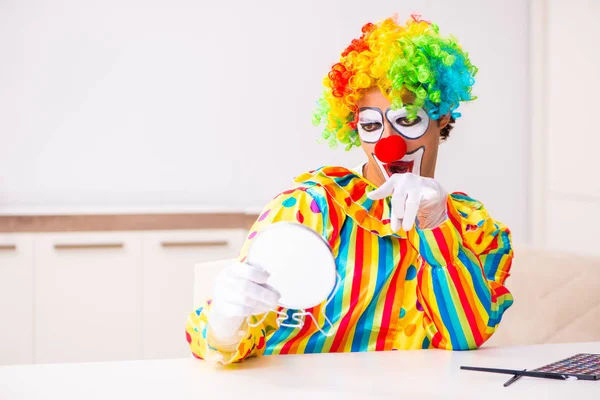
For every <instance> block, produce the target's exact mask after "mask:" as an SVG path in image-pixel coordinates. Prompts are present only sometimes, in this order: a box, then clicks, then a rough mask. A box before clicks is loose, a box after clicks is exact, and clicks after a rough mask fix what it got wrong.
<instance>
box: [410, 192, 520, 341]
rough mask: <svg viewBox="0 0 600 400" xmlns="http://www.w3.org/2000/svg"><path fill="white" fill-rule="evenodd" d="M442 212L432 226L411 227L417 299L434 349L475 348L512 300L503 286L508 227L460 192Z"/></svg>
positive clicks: (509, 249) (508, 250) (506, 270)
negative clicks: (415, 254) (418, 261)
mask: <svg viewBox="0 0 600 400" xmlns="http://www.w3.org/2000/svg"><path fill="white" fill-rule="evenodd" d="M447 216H448V218H447V219H446V220H445V221H444V222H442V223H441V224H440V225H439V226H437V227H434V228H431V229H419V228H417V229H416V230H413V232H415V231H416V235H412V240H411V242H413V244H414V245H415V246H416V247H417V248H418V250H419V253H420V255H421V258H422V260H423V262H422V263H421V267H420V269H419V271H418V275H417V278H418V287H417V298H418V300H419V302H420V303H421V305H422V306H423V309H424V313H425V316H424V319H423V321H424V325H425V326H424V327H425V330H426V332H427V335H428V337H429V339H430V340H431V345H432V346H433V347H436V348H440V349H446V350H469V349H475V348H478V347H479V346H481V345H482V344H483V343H484V342H485V341H486V340H487V339H489V338H490V336H492V334H493V333H494V331H495V330H496V328H497V327H498V325H499V323H500V320H501V318H502V314H503V313H504V311H506V309H507V308H508V307H510V306H511V304H512V303H513V297H512V295H511V294H510V292H509V291H508V290H507V289H506V287H505V286H504V281H505V280H506V278H507V277H508V276H509V271H510V266H511V262H512V258H513V251H512V246H511V237H510V231H509V230H508V228H507V227H506V226H504V225H502V224H501V223H499V222H497V221H495V220H493V219H492V218H491V217H490V216H489V215H488V213H487V211H486V210H485V209H484V208H483V206H482V204H481V203H479V202H477V201H475V200H473V199H471V198H469V197H468V196H466V195H464V194H460V193H455V194H452V195H450V196H448V201H447ZM409 237H410V236H409Z"/></svg>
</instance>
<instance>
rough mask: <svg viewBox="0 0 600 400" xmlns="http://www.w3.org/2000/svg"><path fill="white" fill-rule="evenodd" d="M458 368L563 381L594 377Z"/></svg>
mask: <svg viewBox="0 0 600 400" xmlns="http://www.w3.org/2000/svg"><path fill="white" fill-rule="evenodd" d="M460 369H463V370H466V371H479V372H491V373H496V374H507V375H523V376H530V377H532V378H546V379H560V380H564V381H576V380H579V379H580V378H581V379H585V380H594V379H595V378H594V377H592V376H590V377H588V376H586V375H567V374H561V373H558V372H541V371H539V372H538V371H522V370H518V369H502V368H482V367H466V366H461V367H460Z"/></svg>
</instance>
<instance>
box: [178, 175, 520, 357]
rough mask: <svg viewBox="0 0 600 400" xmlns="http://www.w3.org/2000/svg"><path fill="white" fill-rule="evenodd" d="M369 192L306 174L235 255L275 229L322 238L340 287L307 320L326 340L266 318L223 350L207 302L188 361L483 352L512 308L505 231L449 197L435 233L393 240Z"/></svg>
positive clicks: (476, 206)
mask: <svg viewBox="0 0 600 400" xmlns="http://www.w3.org/2000/svg"><path fill="white" fill-rule="evenodd" d="M374 189H375V187H374V186H373V185H372V184H370V183H369V182H368V181H367V180H365V179H364V178H362V177H361V176H359V175H357V174H356V173H354V172H351V171H350V170H347V169H345V168H341V167H323V168H320V169H318V170H316V171H311V172H309V173H306V174H303V175H301V176H299V177H298V178H296V183H295V186H294V187H293V188H292V189H290V190H287V191H285V192H283V193H281V194H279V195H278V196H277V197H275V198H274V199H273V200H272V201H271V202H270V203H269V204H268V205H267V207H266V208H265V209H264V211H263V212H262V213H261V215H260V217H259V218H258V220H257V221H256V222H255V224H254V226H253V227H252V229H251V232H250V234H249V236H248V239H247V241H246V243H245V244H244V246H243V248H242V250H241V252H240V256H239V260H240V261H244V260H245V255H246V253H247V249H248V245H249V244H250V243H251V241H252V239H253V238H254V236H256V233H257V232H259V231H260V230H261V229H263V228H264V227H266V226H268V225H269V224H272V223H276V222H280V221H291V222H296V223H300V224H303V225H305V226H307V227H310V228H311V229H313V230H315V231H316V232H318V233H319V234H321V236H322V237H323V238H324V239H325V240H326V241H327V242H328V243H329V246H330V247H331V250H332V252H333V254H334V256H335V260H336V267H337V272H338V273H339V275H340V277H341V287H340V289H339V290H337V292H336V293H335V294H334V297H333V299H332V300H331V301H330V302H329V303H327V304H326V305H325V303H323V304H321V305H319V306H316V307H314V308H312V309H309V310H307V311H310V312H312V313H313V315H314V316H315V317H316V318H317V322H318V323H319V324H320V327H322V329H323V330H324V331H325V332H329V330H330V329H331V330H332V331H331V332H334V333H333V334H331V335H324V334H322V333H321V331H320V330H319V329H317V327H316V326H315V324H314V323H313V322H312V320H311V319H310V318H306V319H305V323H304V325H303V327H301V328H290V327H283V326H282V327H278V326H277V324H276V316H275V313H270V314H269V315H268V316H267V318H266V319H265V321H264V322H263V323H262V324H261V325H259V326H256V327H250V326H246V327H245V329H246V330H247V331H246V336H245V337H244V338H243V339H242V341H241V342H240V343H239V345H238V346H237V348H235V349H228V350H227V351H225V350H223V349H221V350H219V349H216V348H214V347H212V346H210V345H208V343H207V338H206V333H207V313H208V309H209V308H210V301H207V302H206V303H205V304H204V305H202V306H200V307H199V308H197V309H196V310H195V311H193V312H192V313H191V314H190V316H189V318H188V321H187V326H186V334H187V335H186V336H187V340H188V342H189V344H190V347H191V350H192V353H193V354H194V356H196V357H197V358H203V359H206V358H210V357H211V353H212V352H217V353H218V354H221V356H222V357H223V360H224V361H222V362H224V363H230V362H236V361H240V360H243V359H245V358H247V357H250V356H258V355H263V354H264V355H274V354H298V353H323V352H356V351H385V350H404V349H429V348H439V349H447V350H468V349H475V348H477V347H479V346H481V345H482V344H483V343H484V342H485V341H486V340H487V339H488V338H489V337H490V336H491V335H492V334H493V332H494V331H495V330H496V328H497V327H498V324H499V323H500V320H501V318H502V314H503V313H504V311H505V310H506V309H507V308H508V307H510V305H511V304H512V302H513V298H512V295H511V294H510V292H509V291H508V290H507V289H506V287H505V286H504V281H505V279H506V278H507V277H508V275H509V271H510V266H511V261H512V257H513V251H512V247H511V238H510V231H509V230H508V228H507V227H505V226H504V225H502V224H501V223H500V222H498V221H495V220H493V219H492V218H491V217H490V216H489V215H488V213H487V211H486V210H485V209H484V207H483V206H482V204H481V203H480V202H478V201H476V200H473V199H472V198H470V197H468V196H467V195H466V194H463V193H453V194H451V195H449V196H448V201H447V207H448V217H449V218H448V220H446V222H444V223H443V224H442V225H440V226H439V227H437V228H434V229H419V228H418V227H415V228H413V229H411V230H410V231H409V232H405V231H402V230H400V231H398V232H392V229H391V227H390V220H389V215H390V199H389V198H388V199H384V200H377V201H373V200H370V199H369V198H368V197H367V193H368V192H370V191H371V190H374ZM323 307H324V310H323V309H322V308H323ZM287 312H288V313H289V315H291V313H293V312H294V310H287ZM323 314H325V315H326V316H327V317H328V318H329V320H330V321H331V322H332V324H333V325H332V326H331V327H330V326H329V325H328V324H326V323H325V321H324V318H323ZM253 318H260V316H258V317H253ZM258 320H259V319H255V321H258Z"/></svg>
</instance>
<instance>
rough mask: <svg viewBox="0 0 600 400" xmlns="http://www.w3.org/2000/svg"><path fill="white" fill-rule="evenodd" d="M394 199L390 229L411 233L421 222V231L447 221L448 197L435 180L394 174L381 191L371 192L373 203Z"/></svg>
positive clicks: (407, 174)
mask: <svg viewBox="0 0 600 400" xmlns="http://www.w3.org/2000/svg"><path fill="white" fill-rule="evenodd" d="M390 195H391V196H392V201H391V203H392V212H391V213H392V215H391V216H390V219H391V222H390V224H391V227H392V230H393V231H394V232H397V231H398V230H399V229H400V226H402V229H404V231H406V232H408V231H409V230H411V229H412V227H413V225H414V223H415V218H418V221H419V228H420V229H431V228H436V227H438V226H440V225H441V224H442V223H443V222H444V221H446V219H448V213H447V209H446V198H447V196H448V194H447V193H446V191H445V190H444V188H442V187H441V186H440V184H439V183H437V181H436V180H434V179H432V178H424V177H421V176H417V175H415V174H411V173H406V174H394V175H392V176H391V177H390V178H389V179H388V180H387V181H385V182H384V183H383V185H381V186H380V187H379V188H377V189H375V190H373V191H372V192H369V193H368V194H367V196H368V197H369V198H370V199H371V200H379V199H383V198H386V197H388V196H390Z"/></svg>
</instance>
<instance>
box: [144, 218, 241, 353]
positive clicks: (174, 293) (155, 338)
mask: <svg viewBox="0 0 600 400" xmlns="http://www.w3.org/2000/svg"><path fill="white" fill-rule="evenodd" d="M142 235H143V265H144V267H143V268H144V272H143V299H144V302H143V355H144V358H176V357H187V356H189V354H190V352H189V347H188V344H187V342H186V341H185V322H186V319H187V315H188V313H189V312H191V311H192V308H193V301H192V299H193V294H194V288H193V285H194V264H196V263H199V262H206V261H215V260H223V259H227V258H233V257H235V256H236V255H237V254H238V253H239V250H240V248H241V247H242V244H243V242H244V240H245V238H246V235H247V231H246V230H243V229H223V230H196V231H170V232H169V231H160V232H147V233H143V234H142ZM217 273H218V269H214V268H210V269H207V270H206V272H205V274H204V275H203V276H204V279H203V282H205V283H206V284H205V285H204V284H203V285H202V288H200V292H201V293H204V294H205V295H204V296H205V297H207V298H208V297H210V296H211V288H212V281H213V280H214V277H215V276H216V274H217Z"/></svg>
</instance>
